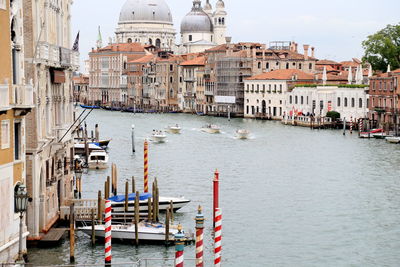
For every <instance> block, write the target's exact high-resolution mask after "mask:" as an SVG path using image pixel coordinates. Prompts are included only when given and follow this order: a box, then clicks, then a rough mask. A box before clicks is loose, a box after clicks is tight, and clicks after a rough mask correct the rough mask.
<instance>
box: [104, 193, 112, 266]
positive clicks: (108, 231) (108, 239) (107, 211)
mask: <svg viewBox="0 0 400 267" xmlns="http://www.w3.org/2000/svg"><path fill="white" fill-rule="evenodd" d="M104 221H105V233H104V243H105V251H104V252H105V263H106V265H107V264H108V265H111V201H110V200H106V205H105V219H104Z"/></svg>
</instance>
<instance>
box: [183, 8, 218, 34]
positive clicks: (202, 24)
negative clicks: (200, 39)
mask: <svg viewBox="0 0 400 267" xmlns="http://www.w3.org/2000/svg"><path fill="white" fill-rule="evenodd" d="M192 32H213V25H212V22H211V19H210V17H209V16H208V15H207V14H206V13H205V12H204V11H203V9H202V8H201V1H197V0H194V1H193V8H192V10H191V11H190V12H189V13H188V14H187V15H186V16H185V17H184V18H183V20H182V23H181V33H192Z"/></svg>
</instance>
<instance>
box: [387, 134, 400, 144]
mask: <svg viewBox="0 0 400 267" xmlns="http://www.w3.org/2000/svg"><path fill="white" fill-rule="evenodd" d="M386 142H388V143H392V144H399V143H400V136H388V137H386Z"/></svg>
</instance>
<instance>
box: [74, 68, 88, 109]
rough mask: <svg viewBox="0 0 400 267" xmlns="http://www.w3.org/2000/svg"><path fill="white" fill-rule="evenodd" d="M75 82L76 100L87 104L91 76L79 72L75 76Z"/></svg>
mask: <svg viewBox="0 0 400 267" xmlns="http://www.w3.org/2000/svg"><path fill="white" fill-rule="evenodd" d="M73 82H74V85H73V86H74V102H75V103H76V104H78V103H82V104H84V105H87V104H88V103H89V100H88V98H89V95H88V93H89V76H86V75H83V74H81V73H80V74H79V75H78V76H75V77H73Z"/></svg>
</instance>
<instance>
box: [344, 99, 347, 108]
mask: <svg viewBox="0 0 400 267" xmlns="http://www.w3.org/2000/svg"><path fill="white" fill-rule="evenodd" d="M344 106H345V107H347V97H345V98H344Z"/></svg>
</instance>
